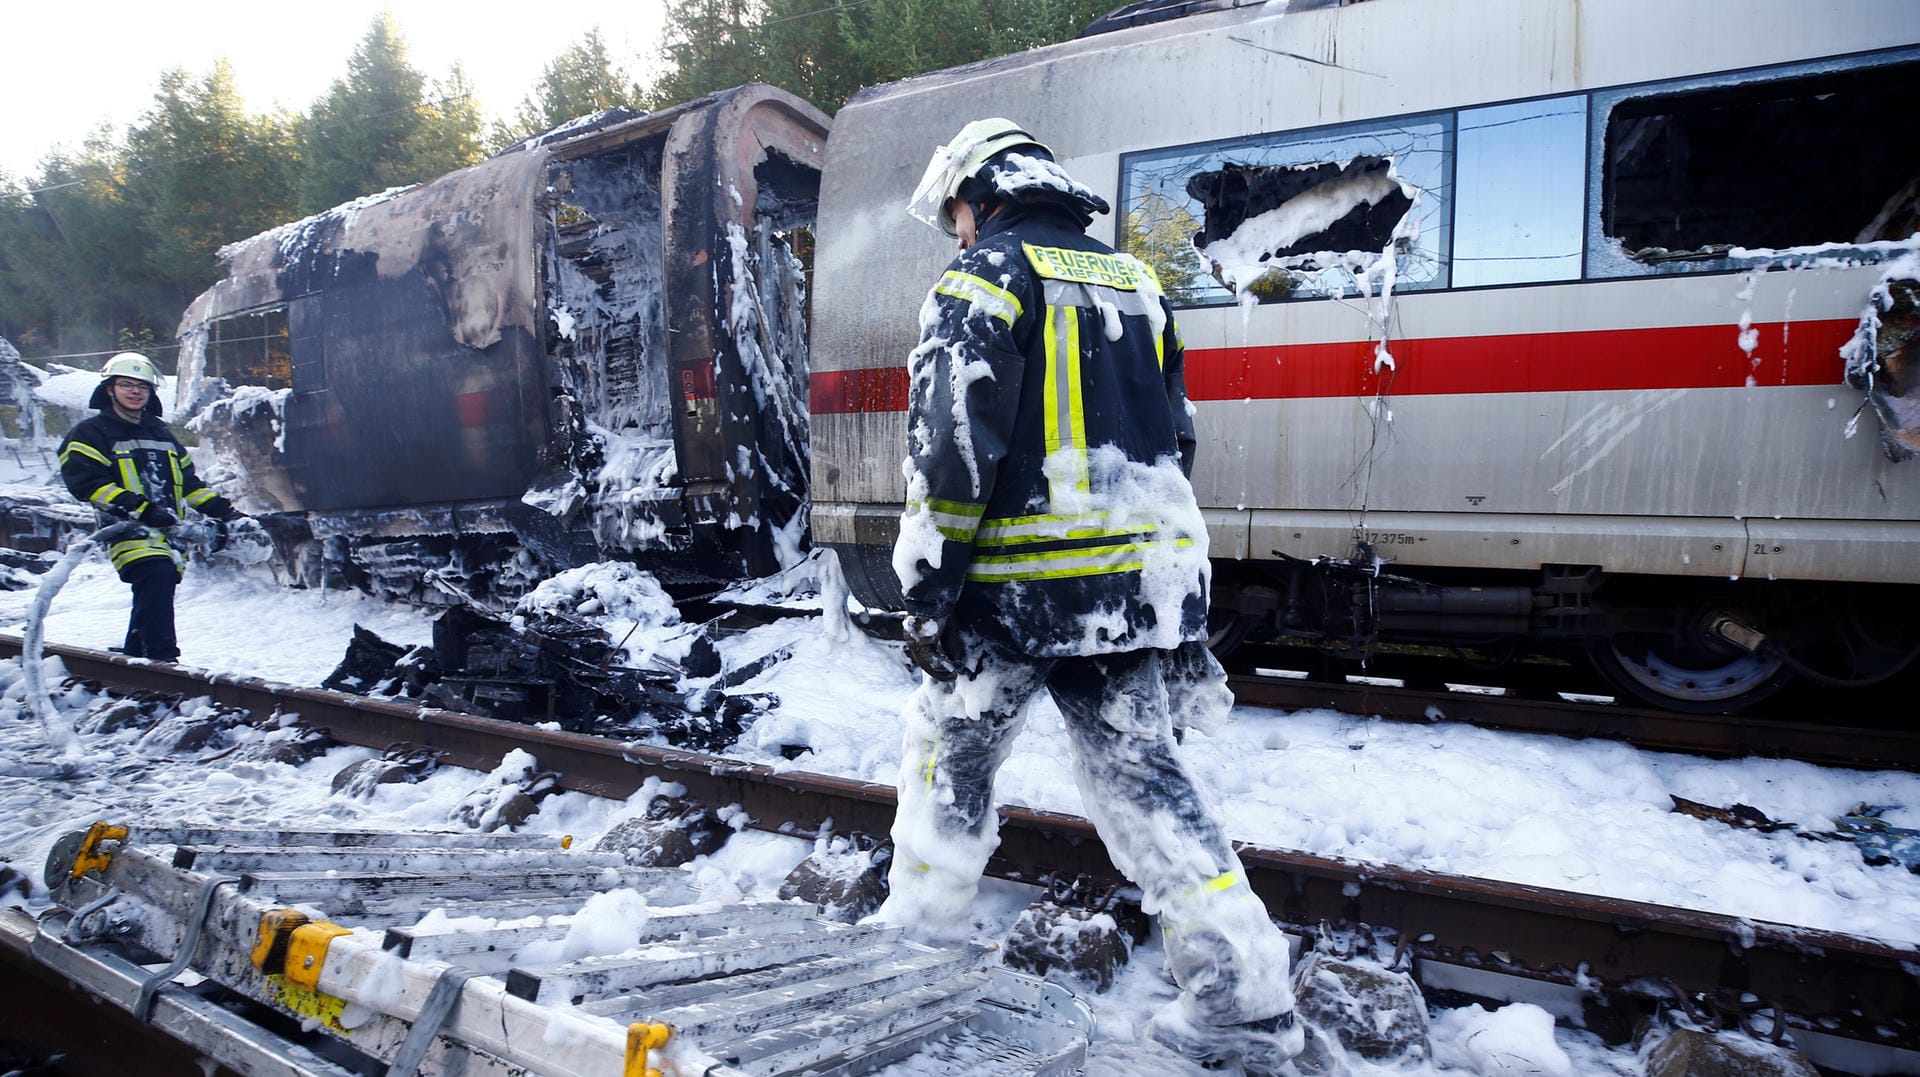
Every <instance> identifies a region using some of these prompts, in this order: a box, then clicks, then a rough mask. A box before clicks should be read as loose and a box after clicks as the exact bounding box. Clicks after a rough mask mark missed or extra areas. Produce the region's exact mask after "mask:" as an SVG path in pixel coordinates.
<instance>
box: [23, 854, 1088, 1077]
mask: <svg viewBox="0 0 1920 1077" xmlns="http://www.w3.org/2000/svg"><path fill="white" fill-rule="evenodd" d="M561 844H562V843H561V842H560V841H558V840H556V839H554V838H551V837H545V836H538V835H501V834H474V833H431V834H420V833H383V832H359V831H355V832H342V831H295V830H284V831H243V830H215V829H202V828H192V827H171V828H166V827H162V828H151V829H148V828H142V829H140V830H139V831H138V832H137V833H136V832H130V830H129V828H124V827H114V826H108V825H107V824H104V823H99V824H95V825H94V826H93V828H92V829H90V830H89V831H86V832H84V833H76V834H73V835H69V836H68V837H66V838H64V839H62V840H61V841H60V842H59V843H58V844H57V845H56V846H55V848H54V850H53V852H52V854H51V856H50V857H49V859H48V865H47V881H48V885H49V888H50V889H51V890H52V891H53V894H54V898H55V900H56V901H57V902H58V903H59V905H60V906H61V909H62V910H63V911H59V912H56V913H54V914H51V915H49V916H47V917H45V918H43V919H42V921H41V924H40V926H39V929H38V931H37V933H36V934H35V936H34V939H33V942H32V951H33V954H34V956H35V957H36V958H37V959H38V960H40V961H41V962H42V963H44V964H46V965H47V966H49V967H51V968H53V969H55V970H57V971H58V972H60V973H61V974H62V975H63V976H65V977H66V978H68V979H69V980H71V981H73V982H74V983H76V984H78V985H80V986H83V987H85V988H87V989H88V990H89V991H91V992H92V993H94V994H96V995H98V996H101V997H102V998H105V999H107V1000H108V1001H111V1002H113V1003H115V1004H117V1005H119V1006H122V1007H123V1008H126V1009H128V1010H129V1011H131V1012H132V1013H133V1014H134V1016H135V1017H137V1018H139V1019H140V1020H142V1021H145V1022H148V1023H150V1024H152V1025H154V1026H156V1027H158V1028H160V1029H161V1030H163V1031H165V1032H167V1033H168V1034H169V1035H172V1036H173V1037H175V1038H177V1039H180V1040H182V1041H184V1042H186V1043H188V1044H189V1045H191V1046H193V1047H194V1048H195V1049H197V1050H199V1051H200V1052H201V1053H203V1054H204V1055H206V1056H208V1057H211V1058H213V1059H214V1060H216V1061H218V1062H221V1063H223V1064H225V1065H227V1066H229V1067H231V1068H233V1069H235V1070H238V1071H239V1072H242V1073H246V1074H250V1075H272V1077H347V1075H349V1074H364V1073H369V1072H373V1073H379V1072H385V1073H386V1074H388V1075H390V1077H406V1075H409V1074H416V1073H417V1074H427V1075H432V1077H468V1075H489V1077H494V1075H497V1077H507V1075H517V1074H538V1075H543V1077H653V1075H656V1074H657V1075H660V1077H774V1075H800V1074H820V1075H826V1074H848V1075H851V1074H859V1073H867V1072H870V1071H872V1070H875V1069H878V1068H881V1067H884V1066H886V1065H888V1064H890V1063H893V1062H895V1061H900V1060H903V1059H907V1058H910V1057H912V1056H915V1055H919V1056H921V1058H922V1059H924V1060H927V1061H932V1062H935V1063H938V1064H940V1065H942V1067H943V1068H946V1067H948V1066H950V1067H951V1068H950V1069H949V1072H965V1073H968V1074H970V1075H974V1074H1009V1075H1011V1074H1071V1073H1077V1072H1079V1069H1080V1066H1081V1065H1082V1063H1083V1061H1084V1058H1085V1052H1086V1037H1087V1031H1088V1029H1089V1027H1090V1026H1091V1016H1090V1014H1089V1011H1088V1010H1087V1008H1086V1006H1085V1004H1084V1003H1082V1002H1080V1001H1079V1000H1078V999H1076V998H1074V997H1073V995H1072V994H1071V993H1070V992H1068V991H1067V990H1065V989H1064V988H1061V987H1059V986H1058V985H1054V984H1049V983H1046V982H1044V981H1041V980H1037V979H1034V978H1032V977H1029V976H1023V975H1020V974H1018V973H1014V972H1010V971H1008V970H1006V969H1004V968H1001V967H1000V966H999V964H998V960H997V955H996V954H995V952H994V951H993V950H992V949H991V948H988V947H984V946H967V947H964V948H953V949H936V948H932V947H927V946H921V945H918V944H916V943H913V942H911V941H908V940H906V939H905V938H903V937H902V935H901V934H900V932H899V929H897V928H894V927H891V926H875V925H848V924H842V923H836V922H833V921H829V920H825V919H821V918H819V917H818V916H817V912H818V910H816V909H815V908H814V907H813V906H811V905H807V904H803V903H798V902H749V903H742V904H731V905H724V904H715V903H684V902H682V903H678V904H658V903H657V901H658V899H659V898H660V896H661V895H663V894H664V895H672V894H674V893H675V892H677V891H680V890H684V888H685V886H686V883H685V879H686V876H685V874H684V873H683V872H680V871H677V870H672V869H653V868H634V867H630V866H628V865H627V864H626V863H625V861H624V860H623V859H621V858H620V856H618V855H617V854H613V853H604V852H585V851H572V850H569V849H566V848H562V847H561ZM620 888H630V889H633V890H635V891H637V892H638V893H639V894H640V895H642V896H643V897H645V896H648V895H651V899H650V900H648V901H647V902H646V910H645V912H644V913H643V914H640V915H641V916H644V923H642V924H639V925H635V924H633V923H631V921H632V920H634V919H637V918H639V916H636V915H635V914H634V912H633V910H635V909H637V908H639V905H638V903H637V902H633V901H629V902H628V904H627V905H625V906H624V908H625V909H626V910H627V912H626V914H625V915H624V916H622V915H618V914H615V915H610V914H609V911H608V910H609V909H611V908H613V907H614V906H610V905H608V904H606V903H604V902H603V903H600V904H596V905H594V906H592V907H585V906H587V903H588V900H589V899H590V898H592V897H594V896H595V895H597V894H601V893H604V892H608V891H612V890H617V889H620ZM609 937H611V938H612V939H614V940H617V941H615V942H609V941H608V939H609ZM636 937H637V939H638V945H637V946H636V945H634V942H635V939H636ZM609 946H616V947H620V948H619V949H618V951H617V952H613V953H606V952H601V951H603V950H606V949H607V948H609ZM160 963H165V967H161V968H157V969H156V968H155V966H156V965H157V964H160ZM235 996H239V998H242V999H246V1000H251V1001H252V1002H253V1003H258V1004H262V1005H263V1006H264V1007H265V1008H266V1010H269V1011H274V1012H276V1013H277V1014H279V1015H281V1017H280V1018H268V1019H262V1020H250V1019H248V1018H246V1017H243V1016H241V1014H240V1013H239V1012H236V1011H237V1010H238V1011H243V1012H244V1011H245V1010H246V1009H247V1008H246V1007H244V1006H237V1005H235V1002H236V1000H235ZM254 1009H255V1012H259V1008H258V1007H255V1008H254ZM381 1064H384V1065H385V1067H386V1068H385V1069H384V1071H383V1070H381V1069H380V1068H379V1067H380V1065H381Z"/></svg>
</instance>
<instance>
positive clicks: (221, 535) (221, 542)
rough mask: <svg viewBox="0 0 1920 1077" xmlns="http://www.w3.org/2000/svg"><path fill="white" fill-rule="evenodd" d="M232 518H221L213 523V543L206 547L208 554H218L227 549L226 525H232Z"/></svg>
mask: <svg viewBox="0 0 1920 1077" xmlns="http://www.w3.org/2000/svg"><path fill="white" fill-rule="evenodd" d="M235 515H236V516H237V515H238V514H237V513H236V514H235ZM234 518H235V517H234V516H223V517H221V518H220V519H218V520H215V521H213V542H212V544H211V545H209V546H208V547H207V549H208V551H209V552H211V553H219V552H220V551H221V550H224V549H226V548H227V525H228V524H230V523H232V522H233V520H234Z"/></svg>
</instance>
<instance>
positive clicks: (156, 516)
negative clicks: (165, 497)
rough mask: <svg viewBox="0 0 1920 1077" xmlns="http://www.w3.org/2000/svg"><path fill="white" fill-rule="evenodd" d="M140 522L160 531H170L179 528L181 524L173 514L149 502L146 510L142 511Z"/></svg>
mask: <svg viewBox="0 0 1920 1077" xmlns="http://www.w3.org/2000/svg"><path fill="white" fill-rule="evenodd" d="M140 522H141V523H143V524H146V525H147V526H148V527H151V528H154V529H155V530H158V531H166V530H169V529H171V528H174V527H177V526H179V523H180V521H179V520H177V519H175V518H174V515H173V513H171V512H168V511H167V510H166V509H163V508H161V507H160V506H158V505H156V504H154V503H153V502H151V501H149V502H147V507H146V508H144V509H141V510H140Z"/></svg>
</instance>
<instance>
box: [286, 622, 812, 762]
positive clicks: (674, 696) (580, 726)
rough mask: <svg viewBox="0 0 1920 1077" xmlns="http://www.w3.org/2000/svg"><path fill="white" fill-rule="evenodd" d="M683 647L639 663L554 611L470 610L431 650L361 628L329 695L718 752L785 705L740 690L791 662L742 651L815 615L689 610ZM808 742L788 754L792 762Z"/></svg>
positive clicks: (782, 652)
mask: <svg viewBox="0 0 1920 1077" xmlns="http://www.w3.org/2000/svg"><path fill="white" fill-rule="evenodd" d="M683 605H684V606H685V608H686V610H687V612H688V613H689V614H691V615H692V617H691V618H689V619H688V620H686V621H683V622H682V623H681V626H680V627H682V628H683V631H682V632H681V633H680V635H679V637H678V640H677V643H678V644H679V645H678V646H676V647H669V648H661V649H659V650H656V651H655V652H654V653H652V654H649V655H648V656H646V657H645V658H644V659H643V660H642V661H640V662H637V663H635V662H632V661H631V660H630V659H629V656H628V655H627V653H626V652H625V650H624V647H623V644H624V643H625V641H624V640H619V639H615V638H614V637H613V635H612V634H611V633H610V632H609V631H608V630H607V628H606V627H604V626H603V625H601V624H597V623H594V622H593V621H591V620H589V619H588V618H586V617H583V616H579V615H577V614H570V613H562V612H558V611H555V610H551V609H539V610H532V611H527V610H524V609H523V610H520V611H516V613H515V614H514V615H512V616H508V617H501V616H496V615H494V614H490V613H487V612H485V611H483V610H480V609H478V608H476V607H474V606H471V605H459V606H454V607H452V608H450V609H448V610H447V611H446V612H444V613H442V614H441V615H440V616H439V618H438V619H436V620H435V621H434V623H433V642H432V643H430V644H426V645H422V646H417V647H405V646H401V645H399V644H396V643H391V642H389V641H387V640H384V639H381V638H380V637H379V636H378V635H376V634H374V633H373V632H370V631H368V630H366V629H364V628H361V627H359V626H355V628H354V632H353V639H352V640H351V641H350V642H349V643H348V645H347V651H346V655H345V657H344V658H343V659H342V660H341V662H340V665H339V666H338V667H336V668H335V669H334V671H333V673H332V674H330V675H329V676H328V677H327V679H326V680H325V681H323V682H322V685H321V686H322V687H324V688H328V689H331V690H333V691H339V692H349V693H353V694H355V695H365V696H375V697H383V698H401V699H410V700H417V701H419V702H421V703H423V704H426V705H428V706H434V707H439V708H441V709H444V710H450V711H457V712H460V713H463V714H474V715H479V716H482V717H486V718H496V719H500V720H502V721H510V722H521V723H525V724H528V725H540V726H544V727H547V728H558V729H563V730H566V731H568V732H573V733H592V734H598V735H609V736H619V737H655V736H657V737H659V738H661V739H663V740H665V741H666V742H667V743H668V744H671V745H673V746H674V747H676V748H684V749H687V750H689V751H698V752H713V751H719V750H721V749H723V748H725V747H727V746H728V745H729V744H732V743H733V742H734V741H735V740H737V739H738V738H739V737H740V736H741V734H743V733H745V732H746V731H747V729H748V728H749V727H750V726H751V725H752V724H753V723H754V721H755V720H756V719H758V718H759V717H760V716H761V715H762V714H765V713H767V712H768V711H769V710H771V709H773V708H774V707H775V706H777V705H778V703H779V699H778V697H777V696H775V695H773V694H772V693H769V692H764V691H752V690H748V689H746V688H744V687H743V686H744V685H746V684H748V683H749V682H751V681H752V680H753V679H754V678H756V677H758V676H760V675H761V674H762V673H765V672H766V671H767V670H769V669H772V668H773V667H774V666H775V665H777V664H778V663H780V662H781V661H784V660H785V659H786V658H788V657H789V656H790V654H791V647H788V646H776V647H773V648H771V649H767V650H760V651H755V650H753V649H752V648H750V647H746V646H735V645H734V643H735V641H736V639H737V638H738V637H740V636H742V635H743V634H744V633H745V632H747V631H748V630H749V629H751V628H755V627H758V626H761V625H765V624H768V623H770V622H771V621H773V620H776V619H778V618H781V617H787V616H812V615H813V611H811V610H788V609H784V608H781V607H767V606H746V605H737V606H736V605H728V604H716V603H713V602H711V601H706V600H700V601H694V602H687V603H684V604H683ZM806 750H807V748H806V746H805V745H792V746H787V747H783V749H782V751H783V752H785V754H787V756H788V758H795V757H797V756H799V755H800V754H802V753H804V752H805V751H806Z"/></svg>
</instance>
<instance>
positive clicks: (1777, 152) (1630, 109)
mask: <svg viewBox="0 0 1920 1077" xmlns="http://www.w3.org/2000/svg"><path fill="white" fill-rule="evenodd" d="M1917 100H1920V61H1916V59H1915V58H1914V57H1913V56H1912V54H1911V51H1909V53H1908V55H1906V56H1905V57H1902V58H1901V62H1884V61H1882V62H1878V63H1873V64H1866V63H1863V62H1861V61H1848V62H1842V63H1838V64H1829V65H1827V66H1826V68H1825V69H1816V70H1808V69H1807V68H1806V67H1804V66H1803V67H1802V68H1800V69H1798V70H1794V71H1786V72H1782V73H1778V74H1769V75H1768V76H1764V77H1763V76H1756V75H1754V74H1752V73H1743V74H1740V75H1737V76H1728V77H1722V78H1719V79H1714V80H1706V79H1700V80H1689V81H1688V82H1686V83H1680V84H1668V85H1667V86H1664V87H1656V88H1654V89H1652V90H1648V89H1645V88H1639V89H1635V90H1633V91H1626V92H1620V93H1617V94H1613V95H1607V96H1606V97H1604V98H1600V97H1597V99H1596V104H1597V105H1599V106H1600V108H1599V110H1598V111H1597V113H1596V114H1597V115H1602V116H1604V117H1605V119H1604V124H1603V126H1602V129H1601V130H1600V131H1598V132H1596V134H1597V135H1600V136H1602V137H1600V138H1599V145H1598V146H1597V147H1596V149H1597V151H1598V156H1597V159H1598V160H1600V161H1602V162H1603V163H1604V167H1603V169H1602V174H1601V176H1600V177H1599V183H1598V185H1599V192H1598V193H1599V199H1598V204H1599V207H1600V214H1599V222H1598V223H1599V227H1600V230H1601V233H1602V235H1603V236H1604V237H1605V240H1606V242H1605V245H1604V247H1602V246H1601V245H1599V244H1596V245H1595V253H1596V255H1597V256H1600V257H1601V261H1600V263H1599V264H1597V265H1596V267H1595V268H1596V269H1597V270H1599V271H1600V272H1601V273H1604V274H1605V275H1616V274H1620V273H1636V272H1650V271H1652V272H1672V271H1685V270H1689V269H1714V268H1721V269H1724V268H1726V267H1727V265H1728V259H1729V257H1730V254H1732V253H1733V252H1734V249H1735V248H1745V249H1746V250H1748V251H1761V250H1782V249H1785V248H1792V247H1807V246H1814V245H1819V244H1849V245H1850V244H1863V243H1872V242H1875V241H1879V240H1893V239H1905V238H1906V237H1908V236H1910V235H1912V234H1913V233H1914V231H1915V229H1916V227H1917V226H1920V109H1916V108H1915V102H1916V101H1917ZM1736 256H1737V255H1736Z"/></svg>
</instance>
